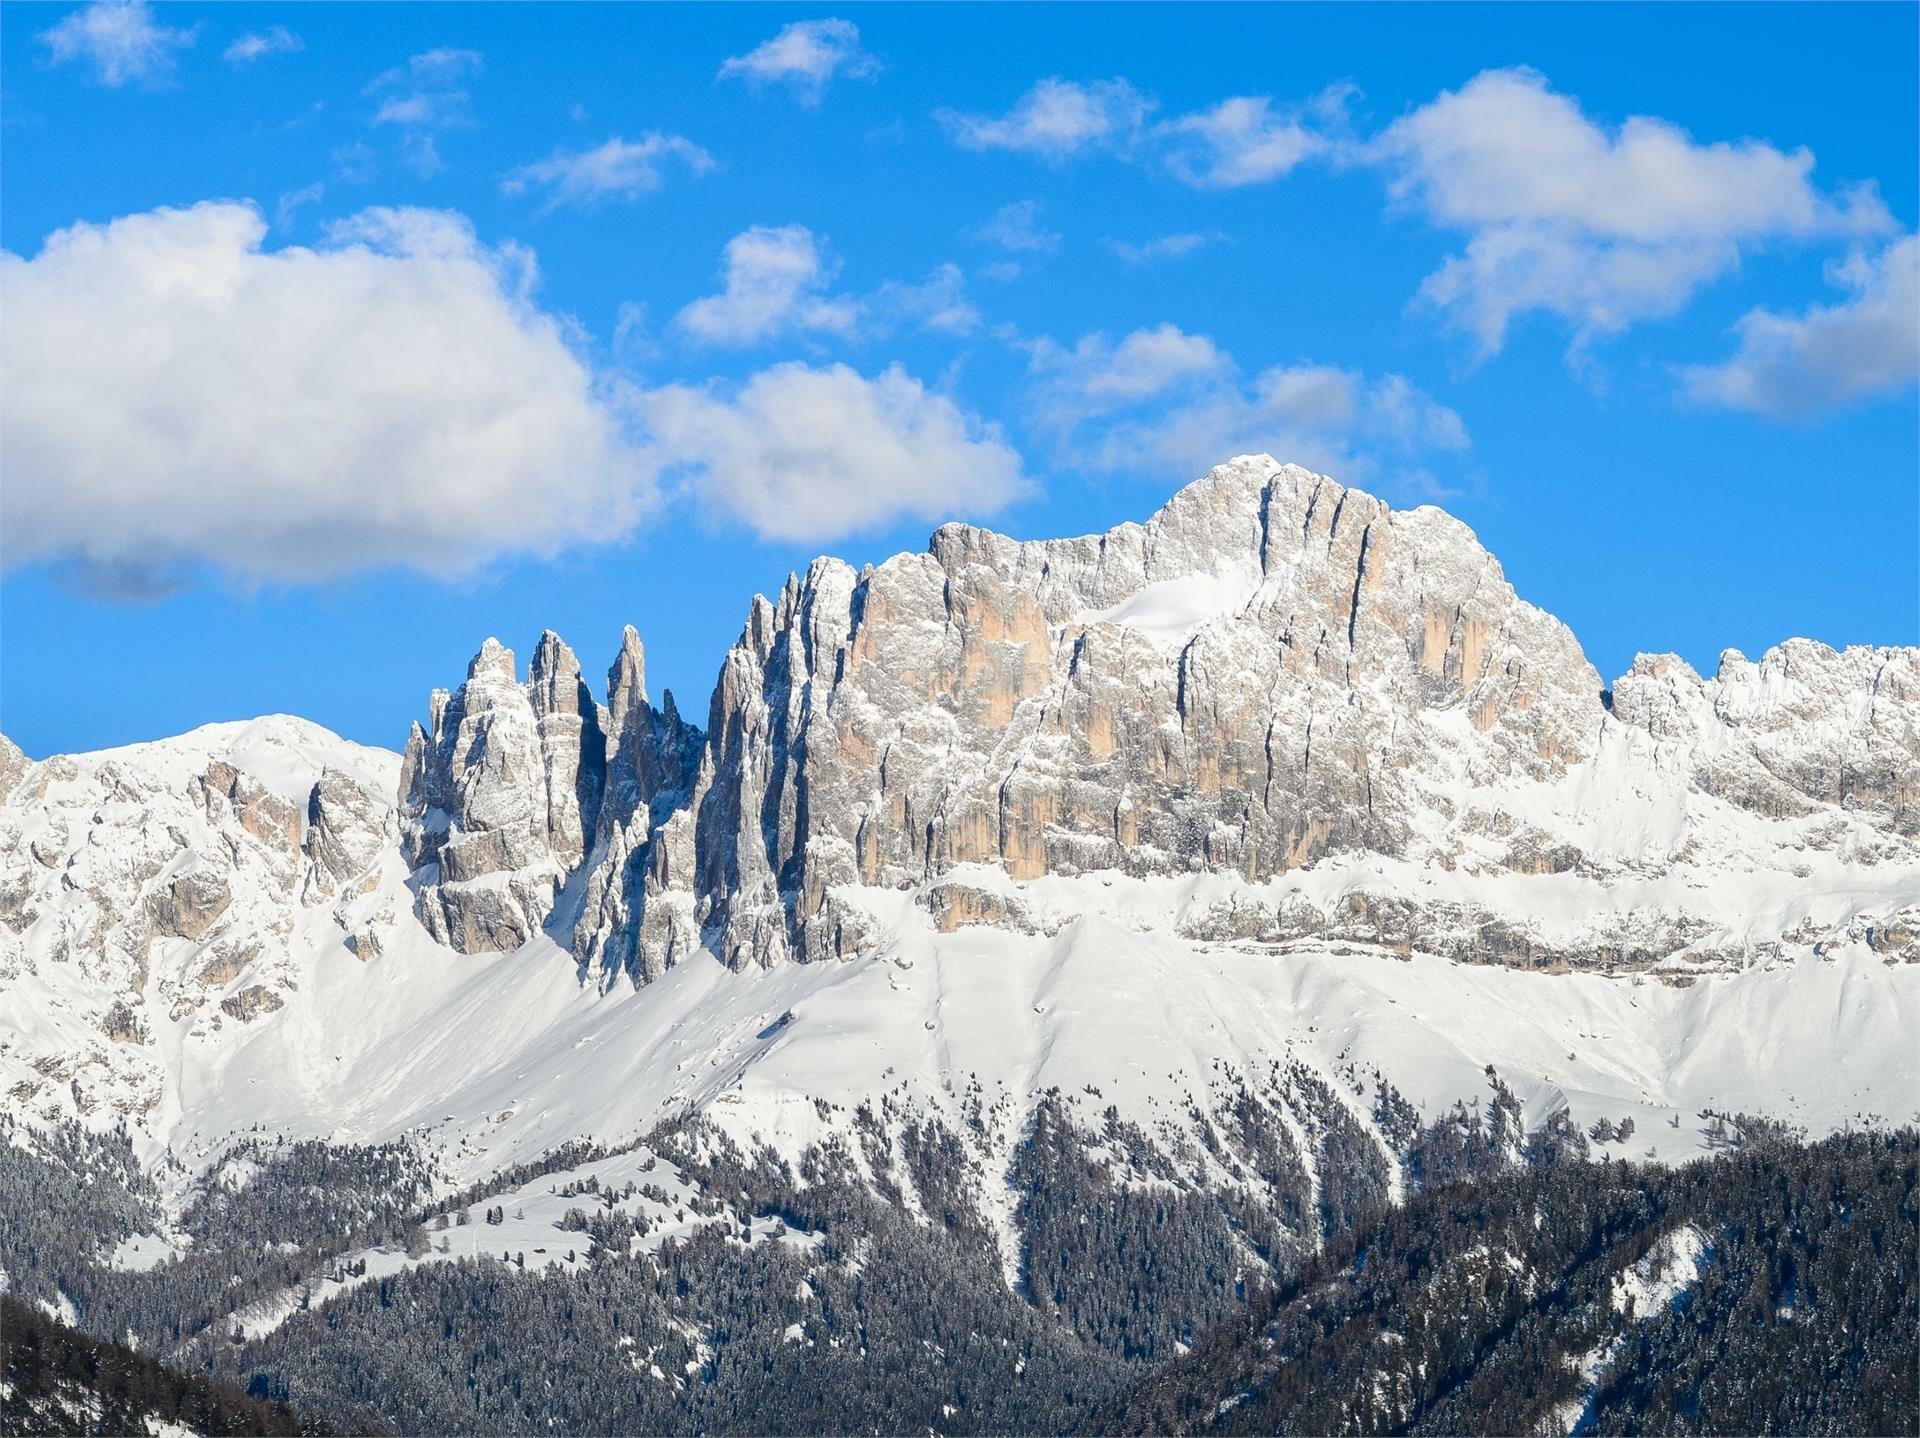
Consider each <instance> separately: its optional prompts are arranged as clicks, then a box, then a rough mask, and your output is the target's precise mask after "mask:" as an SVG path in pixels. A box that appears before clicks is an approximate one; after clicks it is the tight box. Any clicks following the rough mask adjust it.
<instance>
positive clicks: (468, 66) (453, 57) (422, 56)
mask: <svg viewBox="0 0 1920 1438" xmlns="http://www.w3.org/2000/svg"><path fill="white" fill-rule="evenodd" d="M485 68H486V58H485V57H484V56H483V55H481V53H480V52H479V51H478V50H462V49H458V48H456V47H453V46H442V47H441V48H439V49H437V50H423V51H421V52H420V53H419V54H417V55H409V56H408V57H407V63H406V64H404V65H396V66H394V67H393V68H392V69H391V70H385V71H382V72H381V73H380V74H378V75H376V76H374V78H373V83H372V84H370V85H369V86H367V89H368V90H369V91H373V90H379V89H384V88H387V87H389V86H397V85H408V84H412V85H425V86H446V85H454V84H458V83H459V82H460V81H461V80H464V79H466V78H468V77H469V76H472V75H478V74H479V73H480V72H481V71H482V70H484V69H485Z"/></svg>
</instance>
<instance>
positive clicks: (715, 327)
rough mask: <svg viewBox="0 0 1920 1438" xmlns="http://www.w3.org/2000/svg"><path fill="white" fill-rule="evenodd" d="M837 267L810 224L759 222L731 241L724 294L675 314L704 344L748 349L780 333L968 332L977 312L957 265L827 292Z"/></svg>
mask: <svg viewBox="0 0 1920 1438" xmlns="http://www.w3.org/2000/svg"><path fill="white" fill-rule="evenodd" d="M838 272H839V266H838V264H836V263H835V262H833V261H832V260H831V259H829V258H828V255H827V252H826V246H825V245H824V244H823V243H822V242H821V241H820V240H819V239H818V238H817V237H816V236H815V235H814V233H813V231H811V230H809V229H808V228H807V227H806V226H805V225H779V226H768V225H757V226H755V227H754V228H753V229H750V230H746V231H743V232H742V233H740V234H738V235H735V236H734V237H733V238H732V239H731V240H729V241H727V245H726V248H725V250H724V251H723V252H722V255H721V261H720V293H718V294H714V295H706V296H703V297H702V298H700V299H697V300H694V301H693V302H692V303H690V304H688V305H686V306H685V307H684V308H683V309H681V311H680V313H679V314H678V315H677V316H675V323H676V324H677V325H678V326H679V328H680V330H681V331H682V332H683V333H684V334H687V335H690V336H692V337H693V338H694V339H696V340H699V341H701V342H702V343H704V344H710V345H719V346H724V347H729V348H744V347H745V346H748V345H756V344H763V343H765V342H767V341H769V340H772V339H776V338H779V337H781V336H783V335H800V336H811V337H826V336H831V337H833V338H836V339H842V340H854V339H862V338H867V337H871V336H874V335H880V334H886V333H889V332H891V331H893V330H896V329H898V328H900V327H902V326H910V327H913V328H917V329H923V330H934V331H938V332H940V333H943V334H949V335H968V334H971V333H973V332H974V331H975V330H976V329H978V328H979V326H980V322H981V321H980V312H979V310H978V309H976V308H975V307H974V305H973V303H972V302H971V301H970V300H969V299H968V298H967V293H966V280H965V277H964V276H963V275H962V274H961V272H960V267H959V266H958V265H954V264H943V265H937V266H935V267H934V269H933V270H932V272H931V273H929V274H928V275H927V277H926V278H925V279H924V280H921V281H919V282H918V283H913V282H909V281H904V280H888V281H887V282H886V283H885V284H883V285H881V286H879V288H877V289H875V290H874V291H872V292H871V293H870V294H866V295H849V294H835V293H831V292H830V287H831V285H832V282H833V279H834V277H835V276H836V275H837V274H838Z"/></svg>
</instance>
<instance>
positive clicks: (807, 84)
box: [718, 19, 880, 105]
mask: <svg viewBox="0 0 1920 1438" xmlns="http://www.w3.org/2000/svg"><path fill="white" fill-rule="evenodd" d="M879 73H880V62H879V61H878V60H877V59H875V58H874V57H873V56H872V55H869V54H868V53H867V52H866V51H865V50H863V49H861V48H860V28H859V27H858V26H857V25H855V24H854V23H853V22H852V21H851V20H837V19H827V20H796V21H795V22H794V23H793V24H791V25H788V26H787V27H786V28H785V29H783V30H782V31H781V32H780V33H779V34H778V35H775V36H774V37H773V38H772V39H771V40H767V41H764V42H762V43H761V44H759V45H756V46H755V47H754V48H753V49H751V50H749V51H748V52H747V53H746V54H744V55H735V56H733V57H732V58H731V59H729V60H727V61H726V62H725V63H724V64H722V65H721V66H720V74H719V77H718V78H720V79H722V80H729V79H738V80H745V81H747V82H748V83H749V84H750V85H753V86H756V87H760V86H766V85H774V84H780V85H785V86H787V87H788V88H789V89H791V90H792V91H793V93H794V95H795V96H796V97H797V98H798V99H799V101H800V103H801V104H803V105H817V104H819V103H820V99H821V97H822V96H823V95H824V94H825V93H826V90H827V85H828V84H829V82H831V81H832V80H833V79H834V78H835V77H836V76H841V75H844V76H846V77H847V78H848V79H852V80H866V79H871V78H872V77H873V76H875V75H877V74H879Z"/></svg>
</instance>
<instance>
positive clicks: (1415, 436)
mask: <svg viewBox="0 0 1920 1438" xmlns="http://www.w3.org/2000/svg"><path fill="white" fill-rule="evenodd" d="M1029 382H1030V389H1029V396H1028V397H1029V402H1030V404H1031V407H1032V409H1033V412H1034V417H1035V419H1036V421H1037V422H1038V423H1039V424H1040V425H1041V427H1042V428H1043V429H1045V430H1047V431H1049V432H1051V433H1052V434H1053V436H1054V438H1055V442H1056V445H1057V447H1058V451H1059V454H1060V457H1061V459H1062V461H1063V462H1065V463H1069V464H1076V465H1080V466H1082V467H1085V468H1088V469H1093V470H1101V471H1110V472H1116V473H1147V474H1153V473H1158V474H1165V473H1180V472H1193V473H1198V472H1199V471H1201V470H1204V469H1206V468H1207V467H1209V466H1210V465H1213V464H1217V463H1219V462H1220V460H1221V459H1222V458H1223V457H1225V456H1228V455H1234V454H1249V453H1257V452H1261V451H1265V452H1268V453H1271V454H1274V455H1276V456H1279V457H1281V458H1285V459H1291V460H1295V461H1297V462H1299V463H1302V464H1307V465H1311V466H1314V467H1316V468H1320V469H1323V470H1325V471H1326V472H1328V473H1332V474H1337V475H1340V476H1342V477H1344V478H1346V479H1347V480H1349V481H1351V482H1355V483H1363V484H1367V483H1371V484H1376V485H1381V486H1384V487H1386V488H1387V489H1389V490H1391V491H1394V492H1396V493H1398V494H1400V495H1403V496H1412V497H1415V498H1420V499H1425V498H1430V497H1433V496H1434V495H1436V494H1444V493H1446V492H1448V491H1447V489H1446V487H1445V485H1444V484H1442V483H1441V482H1440V481H1439V480H1438V479H1436V478H1435V476H1434V474H1433V473H1432V471H1431V470H1430V469H1429V468H1428V467H1427V466H1428V465H1429V464H1431V463H1432V462H1434V461H1435V460H1436V459H1443V458H1446V457H1449V456H1458V455H1460V454H1461V453H1463V452H1464V451H1466V450H1467V449H1468V447H1469V440H1468V436H1467V428H1466V425H1465V423H1464V422H1463V421H1462V420H1461V418H1460V416H1459V415H1458V414H1456V413H1455V412H1454V411H1453V410H1451V409H1449V408H1447V406H1445V405H1443V404H1440V403H1439V402H1438V401H1436V400H1434V399H1433V398H1432V397H1431V396H1430V395H1427V394H1426V393H1424V392H1423V391H1421V390H1420V389H1419V388H1417V387H1416V386H1414V385H1413V384H1412V383H1410V382H1409V381H1408V380H1406V379H1405V378H1404V377H1402V376H1400V375H1385V376H1381V377H1378V378H1369V377H1367V376H1366V375H1364V374H1361V373H1360V372H1358V371H1355V370H1348V369H1340V368H1336V367H1334V366H1330V365H1315V364H1299V365H1276V366H1273V367H1271V368H1268V369H1265V370H1261V371H1260V372H1258V373H1257V374H1255V375H1253V376H1252V377H1250V378H1249V377H1247V376H1245V375H1244V374H1243V373H1242V372H1241V370H1240V368H1239V366H1238V365H1237V364H1235V362H1234V360H1233V357H1232V356H1231V355H1230V354H1228V353H1227V352H1226V351H1224V350H1222V349H1221V348H1220V347H1219V346H1218V345H1216V344H1215V343H1214V342H1213V341H1212V340H1211V339H1209V338H1208V337H1207V336H1205V335H1195V334H1188V333H1186V332H1184V331H1182V330H1180V329H1179V328H1178V327H1176V326H1174V325H1160V326H1157V327H1155V328H1152V329H1142V330H1136V331H1135V332H1134V333H1132V334H1130V335H1127V336H1125V337H1124V338H1123V339H1121V340H1119V341H1118V342H1114V341H1110V340H1108V339H1107V338H1106V337H1105V336H1102V335H1089V336H1087V337H1085V338H1083V339H1081V340H1080V341H1079V342H1078V343H1077V344H1075V345H1074V346H1073V347H1072V348H1070V349H1069V348H1067V347H1065V346H1062V345H1058V344H1056V343H1054V342H1052V341H1041V342H1040V343H1039V344H1037V345H1035V346H1033V348H1032V352H1031V363H1030V376H1029Z"/></svg>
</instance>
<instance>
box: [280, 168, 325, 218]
mask: <svg viewBox="0 0 1920 1438" xmlns="http://www.w3.org/2000/svg"><path fill="white" fill-rule="evenodd" d="M326 193H327V187H326V186H325V185H323V184H321V183H320V182H319V181H318V180H315V181H314V182H313V183H312V184H311V185H302V186H301V187H300V188H299V189H297V190H289V191H287V192H286V194H284V195H282V196H281V197H280V199H279V201H278V202H277V203H276V204H275V205H274V207H273V224H274V228H275V229H279V230H290V229H292V228H293V220H294V216H295V215H297V214H299V212H300V207H301V206H303V205H317V204H319V203H320V201H321V200H322V199H324V198H325V197H326Z"/></svg>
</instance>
